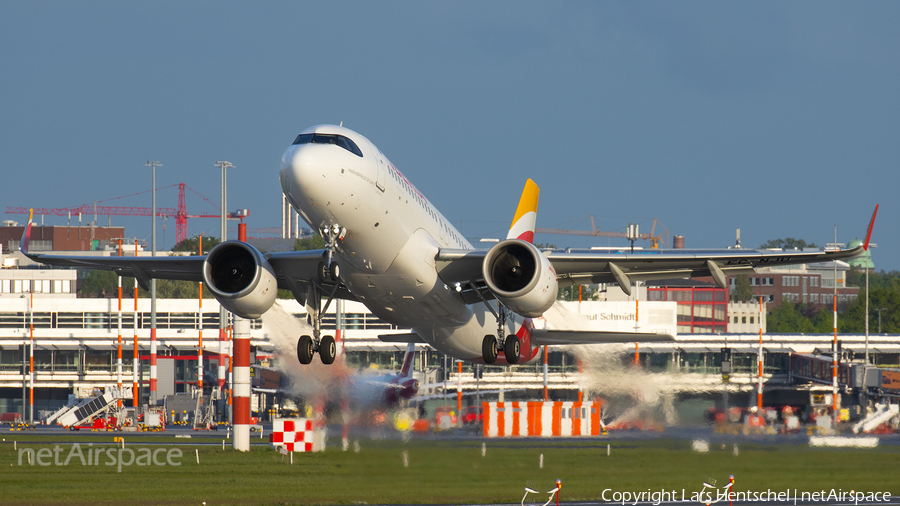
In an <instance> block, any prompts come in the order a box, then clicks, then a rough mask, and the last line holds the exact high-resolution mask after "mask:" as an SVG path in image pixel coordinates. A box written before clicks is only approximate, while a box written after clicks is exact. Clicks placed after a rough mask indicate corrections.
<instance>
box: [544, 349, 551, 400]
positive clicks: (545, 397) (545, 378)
mask: <svg viewBox="0 0 900 506" xmlns="http://www.w3.org/2000/svg"><path fill="white" fill-rule="evenodd" d="M547 380H548V378H547V345H544V402H547V401H549V400H550V392H549V391H548V390H547Z"/></svg>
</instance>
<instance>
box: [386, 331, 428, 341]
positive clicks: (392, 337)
mask: <svg viewBox="0 0 900 506" xmlns="http://www.w3.org/2000/svg"><path fill="white" fill-rule="evenodd" d="M378 340H379V341H381V342H382V343H407V344H408V343H423V344H425V341H424V340H423V339H422V338H421V337H419V334H416V333H415V332H410V333H409V334H384V335H380V336H378Z"/></svg>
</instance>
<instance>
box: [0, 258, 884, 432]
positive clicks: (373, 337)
mask: <svg viewBox="0 0 900 506" xmlns="http://www.w3.org/2000/svg"><path fill="white" fill-rule="evenodd" d="M76 282H77V280H76V279H75V271H72V270H59V269H52V270H39V269H20V270H16V269H3V270H0V288H2V292H0V413H7V412H24V411H26V410H29V409H30V406H29V405H28V404H29V398H30V397H29V395H28V392H27V390H28V387H29V386H30V384H29V378H30V377H31V372H30V368H31V356H32V355H31V354H32V350H33V363H34V378H33V379H34V407H33V409H34V416H35V418H36V419H37V418H38V413H39V412H40V411H49V410H54V409H57V408H59V407H60V406H63V405H64V404H65V403H66V401H67V399H68V397H69V395H71V394H74V395H77V396H80V397H85V396H89V395H91V393H92V392H95V391H96V390H98V389H103V388H109V387H116V386H117V384H118V382H119V373H118V366H117V358H118V353H119V351H118V350H119V341H120V338H119V336H120V334H121V341H122V357H123V360H122V373H121V376H122V379H121V381H122V383H123V392H124V394H125V396H126V398H127V397H129V396H130V395H131V388H130V387H131V382H132V378H133V372H134V369H133V365H132V364H133V363H134V361H133V356H134V354H135V343H136V348H137V356H138V363H139V366H138V371H137V378H138V383H139V385H140V393H139V395H140V396H141V399H140V400H141V404H146V403H147V402H148V394H149V392H148V390H149V369H150V365H149V362H150V360H149V358H150V357H149V353H150V345H149V343H150V300H149V299H138V301H137V305H136V309H135V302H134V299H132V298H130V297H128V298H125V299H123V301H122V311H121V316H120V312H119V308H118V300H117V299H116V298H77V297H76V296H75V293H74V291H75V288H74V287H75V284H76ZM695 284H696V283H695ZM613 290H618V288H616V287H610V293H613ZM720 292H724V290H721V289H718V288H716V289H712V288H710V287H708V286H670V285H667V286H660V285H652V286H648V287H644V291H643V292H642V291H637V292H636V293H638V294H641V293H644V294H645V296H646V298H649V299H650V300H639V301H635V300H630V301H629V300H618V301H614V300H606V301H585V302H581V303H579V302H557V304H555V305H554V306H553V307H552V308H551V310H550V311H548V312H547V314H546V315H545V317H544V318H541V319H538V320H536V321H535V326H536V327H539V328H540V327H542V326H545V327H551V328H565V326H566V325H577V326H578V327H580V328H594V329H598V330H619V331H630V330H638V331H643V332H665V333H670V334H672V335H674V336H675V337H676V339H675V341H673V342H665V343H648V344H641V343H637V344H636V343H625V344H609V345H593V346H582V347H550V348H549V349H548V350H547V366H546V372H545V367H544V364H543V360H542V358H543V357H540V356H539V360H537V361H535V362H533V363H529V364H522V365H517V366H512V367H508V366H488V367H486V368H485V370H484V373H483V376H482V377H481V379H479V380H476V379H475V378H474V371H473V367H472V366H471V365H470V364H463V367H462V373H461V374H460V373H459V372H458V367H457V366H456V365H455V364H452V365H451V364H448V361H445V360H443V357H442V356H441V355H440V354H439V353H438V352H436V351H434V350H432V349H430V348H427V347H425V346H423V347H422V348H421V350H420V352H419V353H418V356H417V360H416V363H415V368H416V371H417V372H416V375H417V376H419V377H420V379H421V380H422V384H423V385H426V384H430V385H432V386H431V387H429V389H428V391H426V392H422V393H429V394H432V395H434V394H436V395H440V394H445V393H450V395H451V397H452V399H454V402H455V393H456V390H457V388H459V389H460V390H462V391H464V392H473V391H474V390H475V389H476V388H479V389H483V390H485V391H488V392H492V393H488V394H485V397H484V398H490V397H491V396H494V397H496V396H497V395H498V393H497V392H498V391H500V392H503V391H505V392H506V396H507V397H508V398H516V399H538V398H541V397H542V396H543V391H544V387H545V386H546V387H547V390H548V392H549V396H550V397H551V399H556V400H567V399H572V398H576V397H577V396H578V395H579V393H581V394H583V395H588V396H597V397H611V396H621V395H629V394H628V392H627V391H626V390H627V389H625V390H623V389H621V388H620V386H617V385H618V384H617V381H618V380H620V379H621V378H622V377H627V376H628V375H632V376H633V378H636V379H635V380H634V381H638V382H641V383H644V384H650V385H654V388H655V389H656V391H657V393H658V395H659V396H660V397H661V398H662V399H665V402H668V403H671V404H672V405H675V406H676V407H677V405H678V404H679V403H688V404H690V402H694V401H695V400H696V399H702V400H703V402H705V403H706V404H708V405H711V404H716V403H719V402H720V401H719V399H720V398H722V397H723V396H724V397H725V398H726V399H730V402H731V403H732V404H740V403H741V402H743V403H744V405H748V404H749V403H750V399H751V398H752V399H755V388H756V382H757V358H758V355H759V353H760V344H759V343H760V339H761V340H762V355H763V364H764V374H763V381H764V383H765V393H764V395H765V397H764V398H765V402H766V403H767V404H785V403H790V404H802V403H804V402H805V400H806V399H809V398H810V392H811V391H818V390H822V391H826V390H827V391H830V389H831V386H830V385H831V377H830V361H831V355H830V349H831V346H832V340H833V338H832V336H831V335H770V334H766V333H765V330H764V329H765V307H763V308H760V307H759V306H758V304H757V303H749V304H732V303H728V302H726V299H725V297H724V296H723V294H722V293H720ZM336 310H337V311H336ZM273 311H275V312H277V313H278V314H280V315H282V316H284V315H290V318H287V319H286V320H285V319H284V318H273V319H269V318H267V317H265V315H264V318H263V319H258V320H253V321H252V322H251V344H252V349H253V352H254V356H253V360H254V373H253V374H254V377H253V383H254V387H259V388H265V389H267V390H280V394H279V395H282V396H291V395H292V394H291V384H290V381H291V380H290V377H291V374H290V369H291V368H299V367H301V366H300V365H299V364H298V363H297V359H296V356H295V353H294V350H295V346H296V340H297V337H298V336H299V335H300V333H302V332H304V329H305V328H306V310H305V309H304V308H303V307H301V306H300V305H299V304H298V303H297V302H296V301H293V300H279V301H278V302H277V304H276V307H275V308H274V309H273ZM286 321H288V322H291V323H290V324H285V322H286ZM201 322H202V324H201ZM338 322H340V323H339V327H340V328H341V340H340V342H339V348H340V349H341V351H342V352H343V353H344V354H345V356H346V363H347V364H348V365H349V366H350V367H352V368H357V369H371V368H376V367H377V368H379V369H383V370H390V369H397V368H399V366H400V363H401V362H402V357H403V353H404V351H405V346H404V345H402V344H396V343H388V342H383V341H381V340H379V338H378V336H379V335H386V334H392V333H405V332H408V331H409V330H408V329H403V328H397V327H395V326H392V325H390V324H388V323H386V322H383V321H381V320H379V319H378V318H376V317H374V316H373V315H372V314H371V313H369V312H368V310H367V309H366V308H365V306H363V305H362V304H360V303H357V302H349V301H344V302H342V303H341V304H339V305H332V308H331V309H330V313H329V314H328V316H327V317H326V318H325V321H324V324H325V326H326V328H327V329H332V330H333V329H335V327H336V326H338ZM201 325H202V327H201ZM760 326H762V327H763V332H762V333H760ZM218 327H219V305H218V303H217V302H216V300H215V299H204V301H203V306H202V313H201V312H200V304H199V301H198V300H191V299H162V300H158V301H157V328H158V330H157V338H158V356H157V359H158V360H157V364H158V378H159V379H158V397H159V398H162V397H163V396H165V395H171V394H176V393H188V392H191V390H192V388H195V387H196V386H197V385H198V383H199V381H198V379H199V378H198V355H199V354H198V350H199V345H200V332H201V328H202V331H203V332H204V334H203V335H204V340H203V357H204V358H203V360H204V362H203V371H204V385H205V387H206V390H207V393H208V391H209V390H210V389H211V388H215V386H216V385H218V384H219V383H218V380H219V378H218V377H217V376H218V365H219V363H220V362H222V363H223V364H224V363H227V360H228V349H229V347H228V343H227V342H219V340H218ZM120 329H121V330H120ZM307 332H308V330H307ZM760 336H761V337H760ZM839 339H840V340H841V360H842V367H841V371H842V372H841V378H840V384H841V392H842V394H844V398H843V400H842V402H843V403H844V404H845V405H847V406H849V405H854V404H858V403H859V402H860V396H864V395H869V396H871V395H875V394H878V395H889V396H893V395H897V394H900V391H893V390H891V389H889V388H886V389H882V388H881V386H882V385H881V383H880V380H879V381H876V380H875V379H874V378H870V377H869V376H871V373H869V372H868V371H866V369H867V368H866V367H865V366H864V365H863V364H862V363H861V362H860V361H859V358H860V357H861V356H863V355H864V353H865V351H866V337H865V336H863V335H841V336H839ZM223 352H224V353H223ZM868 352H869V355H870V357H871V362H872V364H873V365H882V366H883V365H890V366H894V367H896V366H897V364H898V360H900V344H898V336H896V335H870V336H869V337H868ZM826 355H827V356H826ZM729 357H730V362H731V367H730V373H729V375H728V379H727V381H724V380H723V374H722V362H723V361H724V360H725V359H726V358H729ZM851 361H852V362H851ZM635 362H636V365H635ZM823 364H824V365H823ZM448 365H451V366H450V367H448ZM851 366H853V367H855V368H857V369H858V368H860V367H861V368H862V372H860V371H857V370H853V371H852V372H851ZM845 369H846V372H844V371H845ZM869 369H874V368H873V367H869ZM271 371H276V372H278V373H281V374H280V375H281V377H280V378H278V376H277V375H276V376H275V377H274V379H273V376H272V375H271V374H270V372H271ZM267 372H269V374H267ZM873 372H877V371H873ZM285 373H287V374H285ZM635 374H636V376H634V375H635ZM876 382H877V383H878V385H877V387H876V385H875V383H876ZM870 383H871V385H870ZM434 385H438V386H434ZM867 385H869V386H871V388H867ZM499 395H503V394H502V393H501V394H499ZM467 402H471V401H467ZM676 411H677V410H676ZM26 419H27V417H26Z"/></svg>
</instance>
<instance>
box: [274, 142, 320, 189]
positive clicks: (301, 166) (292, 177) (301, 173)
mask: <svg viewBox="0 0 900 506" xmlns="http://www.w3.org/2000/svg"><path fill="white" fill-rule="evenodd" d="M321 148H322V146H319V145H315V144H301V145H297V146H291V147H290V148H289V149H288V150H287V151H285V153H284V156H283V157H282V159H281V185H282V189H283V190H284V192H285V194H286V195H288V196H289V197H293V198H294V199H296V200H297V201H299V200H300V199H299V197H300V195H302V194H307V195H308V194H310V193H311V192H315V190H316V187H317V186H318V185H320V184H322V183H324V180H325V178H324V177H323V176H326V177H327V174H328V172H329V168H330V167H331V165H332V164H330V163H329V157H328V156H327V152H325V151H324V150H322V149H321Z"/></svg>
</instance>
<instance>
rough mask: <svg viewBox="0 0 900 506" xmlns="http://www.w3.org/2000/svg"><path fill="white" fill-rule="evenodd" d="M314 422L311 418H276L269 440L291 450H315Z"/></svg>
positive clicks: (275, 444)
mask: <svg viewBox="0 0 900 506" xmlns="http://www.w3.org/2000/svg"><path fill="white" fill-rule="evenodd" d="M314 436H315V434H314V432H313V422H312V420H310V419H309V418H276V419H275V421H274V422H273V424H272V434H270V435H269V442H270V443H272V445H274V446H276V447H277V446H283V447H285V449H287V451H289V452H311V451H313V438H314Z"/></svg>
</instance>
